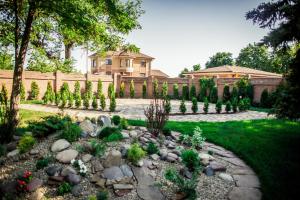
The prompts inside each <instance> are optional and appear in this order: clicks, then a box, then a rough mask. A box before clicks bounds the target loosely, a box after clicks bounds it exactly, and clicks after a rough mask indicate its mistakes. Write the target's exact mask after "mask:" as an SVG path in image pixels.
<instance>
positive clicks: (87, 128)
mask: <svg viewBox="0 0 300 200" xmlns="http://www.w3.org/2000/svg"><path fill="white" fill-rule="evenodd" d="M79 126H80V128H81V130H82V132H85V133H87V134H91V133H93V132H95V127H94V125H93V123H92V122H91V121H90V120H87V119H86V120H84V121H83V122H81V123H80V124H79Z"/></svg>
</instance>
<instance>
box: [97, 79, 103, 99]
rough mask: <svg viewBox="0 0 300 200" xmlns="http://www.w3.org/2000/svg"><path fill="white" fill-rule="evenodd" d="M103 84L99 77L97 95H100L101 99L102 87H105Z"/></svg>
mask: <svg viewBox="0 0 300 200" xmlns="http://www.w3.org/2000/svg"><path fill="white" fill-rule="evenodd" d="M102 85H103V84H102V81H101V79H99V80H98V84H97V97H98V99H100V98H101V95H102V88H103V86H102Z"/></svg>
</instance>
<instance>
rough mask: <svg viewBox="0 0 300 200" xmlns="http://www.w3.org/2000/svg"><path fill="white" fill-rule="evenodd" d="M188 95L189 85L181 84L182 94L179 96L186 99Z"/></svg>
mask: <svg viewBox="0 0 300 200" xmlns="http://www.w3.org/2000/svg"><path fill="white" fill-rule="evenodd" d="M189 97H190V95H189V86H188V85H187V84H183V85H182V95H181V98H182V99H184V100H188V99H189Z"/></svg>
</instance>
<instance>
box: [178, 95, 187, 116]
mask: <svg viewBox="0 0 300 200" xmlns="http://www.w3.org/2000/svg"><path fill="white" fill-rule="evenodd" d="M179 110H180V112H181V113H182V114H185V112H186V106H185V101H184V99H182V100H181V102H180V106H179Z"/></svg>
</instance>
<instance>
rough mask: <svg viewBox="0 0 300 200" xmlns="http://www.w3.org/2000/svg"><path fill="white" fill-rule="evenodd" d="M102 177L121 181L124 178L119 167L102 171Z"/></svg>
mask: <svg viewBox="0 0 300 200" xmlns="http://www.w3.org/2000/svg"><path fill="white" fill-rule="evenodd" d="M103 177H104V178H106V179H109V180H121V179H122V178H123V177H124V174H123V172H122V170H121V169H120V168H119V167H117V166H113V167H110V168H106V169H104V171H103Z"/></svg>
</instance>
